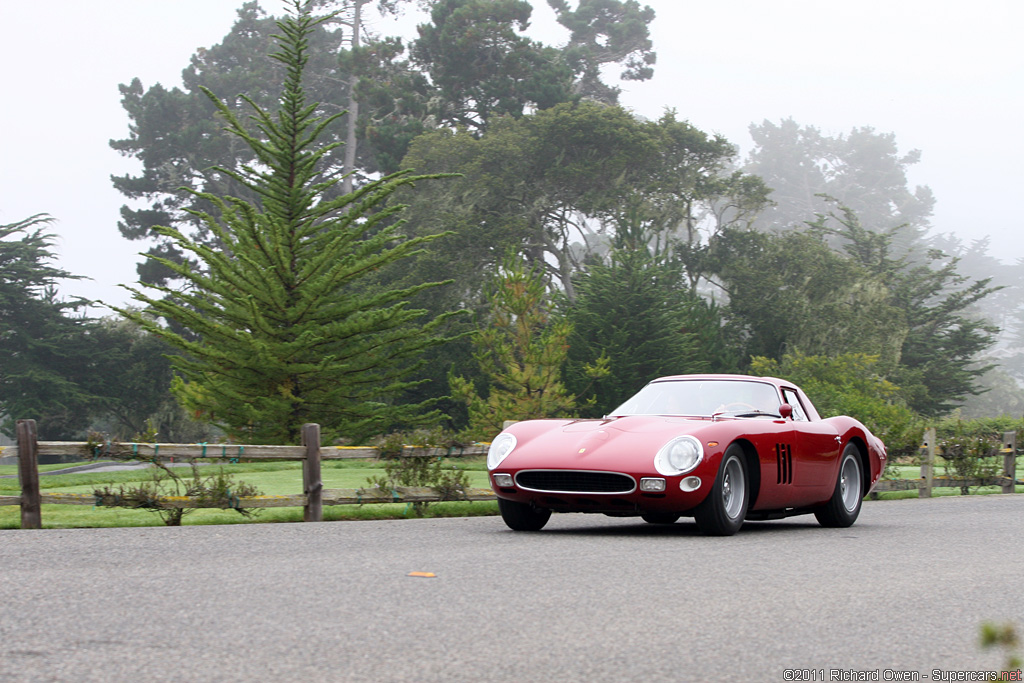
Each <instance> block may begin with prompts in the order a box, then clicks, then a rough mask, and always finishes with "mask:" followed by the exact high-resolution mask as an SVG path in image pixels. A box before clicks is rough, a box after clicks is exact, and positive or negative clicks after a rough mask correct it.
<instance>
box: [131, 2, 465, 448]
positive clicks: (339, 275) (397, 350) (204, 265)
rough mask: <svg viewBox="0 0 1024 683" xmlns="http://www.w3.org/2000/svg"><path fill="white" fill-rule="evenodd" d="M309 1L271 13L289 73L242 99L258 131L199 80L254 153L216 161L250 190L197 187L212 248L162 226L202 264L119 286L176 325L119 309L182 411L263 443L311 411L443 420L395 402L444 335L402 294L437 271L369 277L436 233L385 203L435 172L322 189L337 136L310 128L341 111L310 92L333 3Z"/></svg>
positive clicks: (307, 418)
mask: <svg viewBox="0 0 1024 683" xmlns="http://www.w3.org/2000/svg"><path fill="white" fill-rule="evenodd" d="M311 5H312V3H311V2H301V1H300V0H292V1H291V2H289V11H288V14H287V16H285V18H284V19H282V20H281V21H279V22H278V28H279V30H280V35H278V36H276V37H275V39H276V41H277V45H278V50H277V51H276V52H274V53H273V54H271V55H270V57H271V58H273V59H275V60H277V61H279V62H281V63H282V64H283V65H284V66H285V68H286V71H287V77H286V81H285V85H284V90H283V92H282V95H281V98H280V101H279V105H280V108H279V110H278V111H277V112H276V113H271V112H268V111H267V110H264V109H262V108H261V107H260V106H258V105H257V104H256V103H255V102H253V101H252V100H249V99H247V98H246V101H247V102H248V104H249V106H250V107H251V108H252V112H253V113H252V115H251V116H250V117H249V119H250V121H251V122H252V123H253V124H254V127H255V129H256V131H255V132H250V131H249V130H247V128H246V127H245V126H243V124H242V121H241V120H239V118H238V117H237V116H236V115H235V114H234V113H233V112H232V110H231V109H230V108H228V107H227V106H226V105H225V104H224V103H223V102H222V101H220V100H219V99H218V98H217V97H216V96H215V95H213V93H211V92H209V91H206V94H207V95H208V96H209V97H210V98H211V100H212V101H213V102H214V104H215V105H216V107H217V109H218V111H219V112H220V114H221V116H223V117H224V119H225V120H226V122H227V130H228V131H230V132H231V133H233V134H235V135H237V136H238V137H239V138H240V139H241V140H243V141H244V142H245V143H246V144H247V145H249V146H250V147H251V149H252V150H253V152H254V154H255V158H256V160H257V161H256V162H255V163H254V164H253V165H252V166H246V167H244V168H243V169H242V170H241V171H239V172H235V171H231V170H228V169H223V168H220V169H217V170H218V171H219V172H220V173H224V174H226V175H228V176H230V177H231V178H233V179H234V180H236V181H238V182H239V183H241V184H242V185H244V186H245V187H246V188H247V189H248V190H249V191H250V192H251V193H252V196H254V197H256V198H257V199H256V200H255V201H247V200H243V199H239V198H237V197H230V196H226V197H220V196H215V195H212V194H208V193H196V194H197V196H199V197H200V198H202V199H205V200H207V201H209V202H210V203H211V204H212V205H213V207H214V210H213V212H212V213H204V212H197V213H196V215H197V216H198V217H199V218H200V219H201V220H202V221H203V223H204V225H205V226H206V228H208V229H209V231H210V232H211V233H212V235H213V236H214V237H215V238H216V240H215V241H216V242H217V243H219V245H218V247H212V246H210V243H201V242H199V241H196V240H193V239H190V238H189V237H186V236H185V235H184V234H182V233H181V232H179V231H178V230H175V229H174V228H171V227H162V228H159V232H160V234H162V235H164V236H166V237H168V238H170V239H171V240H172V241H173V242H174V243H175V244H176V245H177V246H178V247H179V248H180V249H182V250H183V251H184V252H187V253H189V254H191V255H192V257H193V259H189V260H194V261H195V262H196V263H198V264H199V265H200V268H194V267H192V266H190V265H189V263H188V261H189V260H186V261H185V262H184V263H176V262H173V261H170V260H167V259H161V258H159V257H151V258H156V260H157V261H159V262H161V263H162V264H163V265H164V266H166V267H167V268H170V269H171V270H173V271H174V272H175V273H176V274H177V275H178V276H180V277H181V278H183V279H184V281H185V282H186V286H185V287H184V288H183V289H181V290H171V289H170V288H166V287H159V286H157V287H150V288H149V289H151V290H155V293H154V294H153V295H152V296H151V295H150V294H147V293H144V292H142V291H140V290H138V289H134V288H131V287H128V288H127V289H129V291H131V292H132V294H133V298H134V299H136V300H138V301H140V302H142V303H144V304H145V305H146V306H148V307H149V310H150V311H151V312H152V313H154V314H155V315H156V316H158V317H161V318H163V319H165V320H166V321H168V322H169V323H171V325H170V326H164V325H162V324H160V323H159V322H158V321H157V320H154V319H153V318H152V317H150V316H147V315H145V314H144V313H140V312H135V311H132V310H128V309H118V312H119V313H121V314H122V315H124V316H126V317H128V318H130V319H132V320H134V321H135V322H137V323H138V324H139V325H141V326H142V327H143V328H145V329H147V330H149V331H151V332H153V333H154V334H157V335H158V336H160V337H162V338H164V339H166V340H167V341H168V342H170V343H171V344H172V345H174V346H175V347H176V348H177V350H178V351H180V355H177V356H175V357H174V358H173V363H174V366H175V368H176V369H177V371H178V373H179V376H178V377H177V378H176V380H175V383H174V387H173V389H174V391H175V394H176V395H177V397H178V398H179V400H180V401H181V402H182V404H183V405H184V406H185V407H186V408H187V409H189V410H191V411H194V412H195V413H196V414H197V415H198V416H200V417H202V418H203V419H206V420H208V421H210V422H212V423H214V424H217V425H219V426H221V427H222V428H224V429H225V430H226V431H227V432H228V434H229V435H231V436H232V437H234V438H237V439H246V440H249V441H250V442H256V443H296V442H297V440H298V438H299V431H300V429H301V425H302V424H303V423H304V422H318V423H320V425H321V427H322V429H323V431H324V435H325V438H332V437H335V436H344V437H346V438H350V439H353V440H360V439H363V438H365V437H367V436H369V435H372V434H375V433H379V432H381V431H383V430H386V429H388V428H390V427H391V426H393V425H394V424H396V423H401V424H404V425H409V424H422V423H426V422H429V421H431V420H433V419H436V418H437V411H433V410H431V409H430V407H429V406H428V405H427V403H429V402H422V403H417V404H401V403H400V402H398V401H396V400H395V399H396V398H398V397H400V395H401V394H402V392H403V391H405V390H406V389H409V388H411V387H412V386H414V385H415V382H413V381H411V380H409V379H408V377H409V373H410V372H411V371H413V370H415V369H416V368H417V364H418V362H417V359H418V358H420V357H421V354H422V352H423V351H424V350H425V349H427V348H429V347H431V346H434V345H437V344H440V343H442V342H443V341H444V339H443V338H442V337H441V336H440V335H439V327H440V326H441V325H442V324H443V323H444V321H445V320H446V318H447V317H448V315H450V314H442V315H440V316H438V317H435V318H433V319H430V320H426V321H423V320H422V318H423V315H424V311H422V310H416V309H410V308H409V307H408V304H407V302H408V300H409V298H410V297H412V296H413V295H415V294H416V293H417V292H420V291H421V290H423V289H425V288H429V287H434V286H437V285H439V284H444V283H439V282H432V283H423V284H418V285H415V286H412V287H408V288H404V289H386V288H376V287H374V286H372V285H371V284H370V279H369V278H368V277H367V276H369V275H371V274H372V273H373V272H374V271H376V270H377V269H379V268H381V267H383V266H386V265H388V264H392V263H394V262H396V261H399V260H401V259H405V258H409V257H411V256H413V255H415V254H417V253H418V252H419V251H420V248H421V246H422V245H423V244H424V243H425V242H427V241H429V240H431V239H434V238H435V237H437V235H434V236H424V237H416V238H408V237H406V236H405V235H403V234H402V232H401V226H402V223H403V221H401V220H399V219H398V216H397V215H396V214H398V213H399V212H400V211H401V209H402V208H404V207H402V206H401V205H397V204H391V205H385V202H386V200H387V199H388V198H389V197H390V195H391V194H392V193H393V192H394V191H395V190H397V189H398V188H399V187H401V186H404V185H409V184H412V183H413V182H415V181H417V180H421V179H424V178H434V177H439V176H412V175H410V174H409V173H408V172H399V173H395V174H392V175H389V176H386V177H384V178H381V179H379V180H377V181H375V182H372V183H369V184H367V185H365V186H364V187H362V188H360V189H358V190H356V191H353V192H351V193H349V194H345V195H343V196H340V197H333V196H332V193H330V192H328V190H329V189H330V188H331V187H333V186H334V185H335V183H337V182H339V180H340V179H339V178H336V177H335V178H323V177H322V176H321V175H320V174H319V172H318V169H319V167H320V164H321V162H322V161H323V159H324V157H325V155H327V154H328V153H329V152H330V151H331V150H333V149H334V148H335V147H336V146H337V143H334V144H323V143H319V142H318V140H319V139H321V137H322V134H323V133H324V131H325V129H326V128H327V127H328V126H330V125H331V124H332V123H333V122H334V121H335V120H336V119H337V118H338V117H339V116H342V115H343V113H342V114H338V115H335V116H331V117H317V116H316V115H315V111H316V104H310V103H307V101H306V95H305V92H304V89H303V85H302V76H303V70H304V68H305V66H306V62H307V59H308V36H309V35H310V34H311V32H312V31H313V30H314V28H315V27H316V26H317V25H318V24H320V23H322V22H323V21H326V20H328V19H330V18H331V17H332V16H333V15H330V16H328V17H322V18H315V17H313V16H312V15H311V12H310V7H311ZM242 97H243V98H244V97H245V96H244V95H243V96H242ZM332 197H333V198H332ZM214 213H216V214H218V215H217V216H215V215H213V214H214ZM158 297H159V298H158Z"/></svg>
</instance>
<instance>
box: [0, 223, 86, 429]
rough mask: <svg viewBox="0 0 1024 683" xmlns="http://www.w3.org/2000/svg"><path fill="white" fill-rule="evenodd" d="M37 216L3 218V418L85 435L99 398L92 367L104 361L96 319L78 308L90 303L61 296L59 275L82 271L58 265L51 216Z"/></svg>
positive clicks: (8, 425) (7, 423)
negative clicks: (93, 387)
mask: <svg viewBox="0 0 1024 683" xmlns="http://www.w3.org/2000/svg"><path fill="white" fill-rule="evenodd" d="M51 220H52V219H50V218H49V217H47V216H44V215H41V214H40V215H36V216H32V217H30V218H27V219H25V220H22V221H18V222H16V223H12V224H10V225H0V355H2V357H3V362H2V363H0V416H3V420H4V421H3V424H2V425H0V428H2V430H3V432H4V433H5V434H7V435H8V436H11V437H13V436H14V429H15V422H16V420H18V419H21V418H31V419H35V420H36V421H37V422H38V423H39V430H40V435H41V436H43V437H44V438H46V439H51V440H61V439H71V438H74V437H76V436H80V435H83V434H84V433H85V429H86V428H87V426H88V422H89V417H90V415H91V414H92V412H93V410H94V406H93V401H94V400H95V399H96V396H95V394H94V392H93V391H92V390H91V388H90V379H91V378H90V368H91V366H92V364H93V363H95V362H96V361H98V360H101V357H99V356H98V355H97V354H98V353H99V351H100V350H99V349H97V348H96V345H95V344H93V343H92V340H91V338H90V332H91V329H92V325H91V322H90V321H89V320H87V319H86V318H84V317H82V316H78V315H74V314H75V313H77V312H78V311H79V309H80V308H81V307H83V306H84V305H85V304H86V303H88V302H86V301H85V300H82V299H72V300H70V301H66V300H63V299H61V298H59V297H58V295H57V290H56V283H57V281H58V280H59V279H64V278H75V277H77V276H74V275H71V274H70V273H67V272H65V271H63V270H61V269H59V268H56V267H54V266H52V265H51V262H52V260H53V258H54V255H53V253H52V251H51V250H50V246H51V244H52V243H53V236H52V235H50V234H48V233H46V232H45V231H44V226H46V225H48V224H49V223H50V222H51Z"/></svg>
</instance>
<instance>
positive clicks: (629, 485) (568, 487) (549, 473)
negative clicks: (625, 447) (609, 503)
mask: <svg viewBox="0 0 1024 683" xmlns="http://www.w3.org/2000/svg"><path fill="white" fill-rule="evenodd" d="M516 484H517V485H518V486H519V488H521V489H526V490H528V491H542V492H544V493H617V494H622V493H632V492H633V491H635V490H636V480H635V479H633V477H631V476H629V475H628V474H620V473H618V472H590V471H586V470H523V471H521V472H519V473H518V474H516Z"/></svg>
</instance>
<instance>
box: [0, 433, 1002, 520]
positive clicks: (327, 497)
mask: <svg viewBox="0 0 1024 683" xmlns="http://www.w3.org/2000/svg"><path fill="white" fill-rule="evenodd" d="M17 434H18V445H17V449H18V477H19V479H20V482H21V495H20V496H0V505H20V506H21V528H22V529H41V528H42V520H41V505H43V504H61V505H109V506H116V501H114V500H113V499H111V500H109V501H107V500H104V498H103V497H97V496H95V495H91V494H84V493H42V492H41V491H40V488H39V467H38V457H39V455H41V454H42V455H64V456H68V455H71V456H74V455H78V456H83V457H90V456H93V455H94V453H92V452H90V448H94V447H97V445H96V444H88V443H84V442H70V441H38V440H37V438H36V423H35V420H18V423H17ZM302 443H303V445H300V446H250V445H236V444H201V443H200V444H173V443H172V444H147V443H121V444H117V447H118V448H119V449H121V453H122V454H123V453H124V451H125V449H131V452H132V455H135V454H137V455H138V456H139V458H140V459H146V460H150V459H153V458H156V459H159V460H161V461H163V460H167V461H173V460H174V459H175V458H183V459H188V460H191V459H195V458H215V459H227V460H235V459H240V458H245V459H246V460H298V461H302V463H303V466H302V489H303V491H302V493H301V494H296V495H287V496H253V497H247V498H239V499H238V500H237V507H243V508H273V507H300V506H301V507H302V508H303V515H302V519H303V521H306V522H319V521H323V506H324V505H363V504H368V503H421V502H423V503H426V502H441V501H443V500H467V501H484V500H495V498H496V497H495V495H494V493H493V492H492V491H491V490H490V489H481V488H469V489H465V490H463V491H460V492H459V493H458V497H457V498H452V497H451V495H450V493H446V492H441V491H439V490H437V489H434V488H429V487H398V488H396V489H395V490H392V491H387V490H383V489H324V488H323V483H322V480H321V476H320V463H321V461H323V460H342V459H349V458H358V459H369V458H376V457H379V455H380V453H379V450H378V449H376V448H370V447H356V448H353V447H344V446H321V445H320V426H319V425H316V424H307V425H303V428H302ZM404 448H405V453H406V455H408V456H413V457H415V456H428V455H429V456H433V457H437V456H439V455H440V456H443V457H460V456H472V455H483V454H485V453H486V452H487V445H486V444H482V445H480V444H478V445H473V446H470V447H466V448H460V449H458V450H456V451H452V450H449V451H447V452H445V453H441V452H440V449H437V448H423V447H416V446H405V447H404ZM102 449H103V445H99V448H98V449H97V450H99V451H101V452H102ZM922 451H923V458H922V464H921V478H920V479H883V480H882V481H879V482H878V484H877V485H876V486H875V489H874V492H882V491H909V490H914V489H917V491H918V495H919V496H920V497H922V498H928V497H931V495H932V492H933V490H934V489H935V488H940V487H963V486H1000V487H1001V488H1002V492H1003V493H1013V492H1014V490H1015V488H1014V487H1015V485H1016V484H1017V479H1016V475H1017V471H1016V467H1017V465H1016V463H1017V460H1016V452H1017V433H1016V432H1006V433H1005V434H1003V442H1002V447H1001V449H1000V452H1001V454H1002V456H1003V468H1002V469H1003V474H1002V476H996V477H983V478H977V477H976V478H952V477H937V476H935V456H936V439H935V429H929V430H927V431H926V433H925V444H924V446H923V447H922ZM160 503H161V505H163V506H165V507H167V508H198V507H210V505H208V504H203V503H202V502H201V501H198V500H197V499H195V498H189V497H184V496H178V497H175V496H164V497H162V498H161V499H160Z"/></svg>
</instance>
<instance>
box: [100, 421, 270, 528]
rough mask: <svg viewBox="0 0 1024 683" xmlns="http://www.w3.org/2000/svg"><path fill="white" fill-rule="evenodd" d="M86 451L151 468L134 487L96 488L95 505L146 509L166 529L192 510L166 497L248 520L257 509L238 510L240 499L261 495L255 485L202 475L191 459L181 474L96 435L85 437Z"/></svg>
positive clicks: (221, 470) (156, 459)
mask: <svg viewBox="0 0 1024 683" xmlns="http://www.w3.org/2000/svg"><path fill="white" fill-rule="evenodd" d="M86 451H87V452H89V453H90V454H93V455H95V456H96V457H103V458H112V459H114V460H122V461H141V462H144V463H146V464H148V465H149V466H150V467H151V468H152V472H153V474H152V479H151V480H150V481H144V482H140V483H137V484H131V485H129V484H120V485H118V486H117V487H116V488H115V487H114V485H113V484H107V485H104V486H99V487H96V488H95V489H94V490H93V495H94V496H96V504H97V505H104V506H110V507H125V508H131V509H143V510H149V511H151V512H153V513H155V514H157V515H158V516H159V517H160V519H162V520H163V522H164V524H166V525H167V526H181V520H182V519H183V518H184V517H185V515H188V514H190V513H192V512H194V511H195V510H196V509H198V508H196V507H178V506H176V505H174V502H179V503H183V502H184V501H168V500H167V498H169V497H171V498H182V497H185V498H194V499H195V503H196V505H197V506H198V507H199V508H203V507H211V508H221V509H225V510H226V509H231V510H235V511H237V512H238V513H239V514H241V515H242V516H243V517H252V516H254V515H256V514H257V513H259V512H260V510H259V509H250V508H245V507H242V505H241V499H242V498H251V497H253V496H259V495H262V494H261V493H260V491H259V489H257V488H256V487H255V486H252V485H250V484H246V483H245V482H241V481H238V482H236V481H235V479H234V475H232V474H230V473H227V472H225V471H224V468H223V467H222V468H219V469H218V470H217V472H215V473H214V474H210V475H206V476H204V475H203V474H202V473H201V472H200V465H199V463H197V462H196V461H195V460H194V459H193V460H191V461H190V462H189V473H188V474H187V475H182V474H181V473H180V470H181V469H182V468H180V467H178V468H176V467H174V465H170V464H168V463H165V462H163V461H162V460H160V458H159V457H158V456H157V455H156V449H154V452H153V455H152V456H149V457H145V456H143V457H140V456H139V455H138V454H137V453H135V452H134V451H133V450H129V449H128V448H127V447H125V446H122V445H121V444H119V443H117V441H112V440H110V439H107V438H106V437H105V436H103V435H101V434H96V433H90V434H89V441H88V442H87V444H86Z"/></svg>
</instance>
